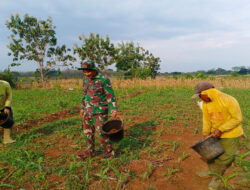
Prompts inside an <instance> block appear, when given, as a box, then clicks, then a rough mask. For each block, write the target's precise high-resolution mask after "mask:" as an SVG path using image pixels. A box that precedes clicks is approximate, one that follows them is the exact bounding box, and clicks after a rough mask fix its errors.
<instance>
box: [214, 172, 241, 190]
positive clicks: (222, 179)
mask: <svg viewBox="0 0 250 190" xmlns="http://www.w3.org/2000/svg"><path fill="white" fill-rule="evenodd" d="M210 175H215V176H217V177H219V178H220V179H221V181H222V182H223V187H224V189H228V181H229V180H230V179H232V178H234V177H235V176H237V175H238V174H236V173H233V174H231V175H230V176H227V177H223V176H222V175H219V174H217V173H210Z"/></svg>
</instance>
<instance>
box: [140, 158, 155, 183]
mask: <svg viewBox="0 0 250 190" xmlns="http://www.w3.org/2000/svg"><path fill="white" fill-rule="evenodd" d="M152 171H153V163H152V162H150V163H149V165H148V170H147V171H145V172H144V174H143V176H142V180H143V181H144V180H145V179H149V177H150V175H151V174H152Z"/></svg>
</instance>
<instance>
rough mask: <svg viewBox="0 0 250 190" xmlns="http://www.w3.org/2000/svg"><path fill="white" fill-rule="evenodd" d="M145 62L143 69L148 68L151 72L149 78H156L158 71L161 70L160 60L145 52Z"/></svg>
mask: <svg viewBox="0 0 250 190" xmlns="http://www.w3.org/2000/svg"><path fill="white" fill-rule="evenodd" d="M144 52H145V53H144V56H143V57H144V61H143V68H146V69H148V70H149V76H150V77H151V78H155V77H156V75H157V73H158V71H159V70H160V64H159V63H160V61H161V60H160V58H159V57H154V56H153V54H152V53H150V52H149V51H148V50H147V51H145V50H144Z"/></svg>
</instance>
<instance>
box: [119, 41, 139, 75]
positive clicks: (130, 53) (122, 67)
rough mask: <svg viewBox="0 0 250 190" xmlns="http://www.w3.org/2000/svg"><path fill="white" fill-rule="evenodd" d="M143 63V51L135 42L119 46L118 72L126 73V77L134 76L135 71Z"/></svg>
mask: <svg viewBox="0 0 250 190" xmlns="http://www.w3.org/2000/svg"><path fill="white" fill-rule="evenodd" d="M142 61H143V54H142V49H141V47H139V45H137V46H135V44H134V42H126V43H124V42H122V43H119V44H118V48H117V55H116V68H117V71H122V72H124V74H125V76H132V77H133V76H134V75H135V71H136V69H137V68H138V67H140V65H141V63H142Z"/></svg>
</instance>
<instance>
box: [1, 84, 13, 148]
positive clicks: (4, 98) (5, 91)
mask: <svg viewBox="0 0 250 190" xmlns="http://www.w3.org/2000/svg"><path fill="white" fill-rule="evenodd" d="M11 98H12V92H11V87H10V84H9V83H8V82H6V81H3V80H0V114H2V113H5V114H8V115H9V117H10V119H11V120H13V113H12V110H11ZM12 126H13V124H12V125H9V126H6V125H4V126H1V127H3V128H4V133H3V144H9V143H14V142H16V141H15V140H12V139H11V137H10V134H11V128H12Z"/></svg>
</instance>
